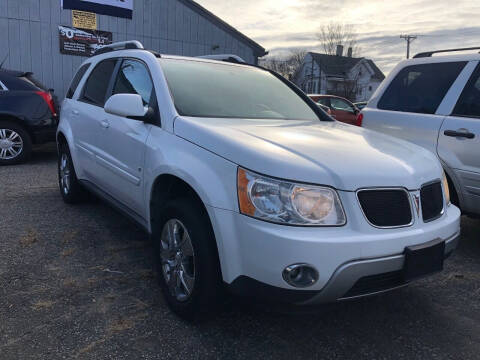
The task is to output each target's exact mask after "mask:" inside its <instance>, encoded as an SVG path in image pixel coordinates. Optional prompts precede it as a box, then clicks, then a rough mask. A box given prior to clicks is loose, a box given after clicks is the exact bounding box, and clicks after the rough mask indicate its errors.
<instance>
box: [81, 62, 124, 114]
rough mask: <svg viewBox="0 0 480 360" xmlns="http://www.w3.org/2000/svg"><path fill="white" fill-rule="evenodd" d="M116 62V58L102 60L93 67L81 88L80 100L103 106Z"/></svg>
mask: <svg viewBox="0 0 480 360" xmlns="http://www.w3.org/2000/svg"><path fill="white" fill-rule="evenodd" d="M116 62H117V60H116V59H109V60H104V61H102V62H100V63H99V64H98V65H97V66H96V67H95V69H93V71H92V73H91V74H90V76H89V77H88V79H87V82H86V83H85V86H84V88H83V95H82V98H81V100H83V101H85V102H88V103H90V104H93V105H97V106H102V107H103V105H104V104H105V97H106V94H107V90H108V86H109V85H110V79H111V77H112V73H113V70H114V69H115V65H116Z"/></svg>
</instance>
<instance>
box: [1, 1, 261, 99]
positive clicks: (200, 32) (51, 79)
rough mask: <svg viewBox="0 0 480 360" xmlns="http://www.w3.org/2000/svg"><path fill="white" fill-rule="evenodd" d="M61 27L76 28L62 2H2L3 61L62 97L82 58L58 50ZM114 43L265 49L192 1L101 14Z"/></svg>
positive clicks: (204, 50)
mask: <svg viewBox="0 0 480 360" xmlns="http://www.w3.org/2000/svg"><path fill="white" fill-rule="evenodd" d="M59 25H65V26H72V11H71V10H65V9H62V6H61V1H60V0H0V62H1V61H2V60H4V59H5V62H4V65H3V68H6V69H13V70H22V71H32V72H33V73H34V74H35V77H36V78H37V79H38V80H40V81H41V82H42V83H44V84H45V85H46V86H47V87H49V88H53V89H55V94H56V95H57V96H58V97H59V99H62V98H63V97H64V94H65V92H66V90H67V88H68V85H69V83H70V81H71V79H72V77H73V75H74V73H75V72H76V70H77V69H78V67H79V65H80V63H81V62H82V61H83V60H85V58H84V57H81V56H74V55H65V54H61V53H60V49H59V30H58V26H59ZM97 29H98V30H101V31H109V32H111V33H112V37H113V41H114V42H116V41H124V40H139V41H140V42H142V43H143V45H144V47H145V48H146V49H152V50H155V51H158V52H159V53H164V54H174V55H185V56H197V55H206V54H235V55H238V56H240V57H242V58H243V59H245V60H246V61H247V62H249V63H252V64H256V63H257V61H258V58H259V57H261V56H264V55H265V53H266V52H265V49H264V48H263V47H261V46H260V45H259V44H257V43H256V42H254V41H253V40H251V39H250V38H248V37H247V36H245V35H243V34H242V33H240V32H239V31H237V30H236V29H234V28H233V27H232V26H230V25H229V24H227V23H226V22H224V21H222V20H221V19H219V18H218V17H217V16H215V15H214V14H212V13H211V12H209V11H208V10H206V9H205V8H203V7H202V6H200V5H199V4H197V3H196V2H194V1H192V0H134V1H133V16H132V19H126V18H120V17H114V16H107V15H98V14H97Z"/></svg>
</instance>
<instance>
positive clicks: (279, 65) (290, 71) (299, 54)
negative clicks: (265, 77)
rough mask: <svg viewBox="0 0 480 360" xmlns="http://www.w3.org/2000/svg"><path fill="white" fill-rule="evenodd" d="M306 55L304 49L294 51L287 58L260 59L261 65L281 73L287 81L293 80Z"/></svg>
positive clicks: (271, 57)
mask: <svg viewBox="0 0 480 360" xmlns="http://www.w3.org/2000/svg"><path fill="white" fill-rule="evenodd" d="M306 55H307V51H306V50H304V49H292V50H290V52H289V54H288V55H287V56H284V57H275V56H270V57H266V58H265V59H260V61H259V64H260V65H261V66H263V67H265V68H267V69H270V70H273V71H275V72H277V73H279V74H280V75H282V76H283V77H285V78H287V79H291V77H292V76H293V75H294V74H295V72H296V71H297V69H298V68H299V67H300V66H301V65H302V63H303V59H304V58H305V56H306Z"/></svg>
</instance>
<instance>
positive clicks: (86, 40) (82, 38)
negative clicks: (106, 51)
mask: <svg viewBox="0 0 480 360" xmlns="http://www.w3.org/2000/svg"><path fill="white" fill-rule="evenodd" d="M58 35H59V38H60V52H61V53H62V54H67V55H77V56H92V55H93V53H94V52H95V50H98V49H99V48H101V47H102V46H103V45H107V44H111V43H112V33H111V32H108V31H99V30H87V29H77V28H74V27H70V26H59V27H58Z"/></svg>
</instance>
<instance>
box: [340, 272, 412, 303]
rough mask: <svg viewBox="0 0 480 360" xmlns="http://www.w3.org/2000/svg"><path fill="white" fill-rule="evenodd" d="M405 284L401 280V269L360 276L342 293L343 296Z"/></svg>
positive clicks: (369, 292) (358, 294)
mask: <svg viewBox="0 0 480 360" xmlns="http://www.w3.org/2000/svg"><path fill="white" fill-rule="evenodd" d="M405 284H406V282H405V280H403V274H402V271H401V270H398V271H392V272H388V273H383V274H377V275H371V276H364V277H362V278H360V279H359V280H358V281H357V282H356V283H355V284H354V285H353V286H352V288H351V289H350V290H348V291H347V293H346V294H345V295H343V298H349V297H354V296H362V295H367V294H373V293H376V292H380V291H385V290H388V289H393V288H396V287H399V286H402V285H405Z"/></svg>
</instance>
